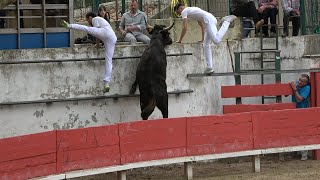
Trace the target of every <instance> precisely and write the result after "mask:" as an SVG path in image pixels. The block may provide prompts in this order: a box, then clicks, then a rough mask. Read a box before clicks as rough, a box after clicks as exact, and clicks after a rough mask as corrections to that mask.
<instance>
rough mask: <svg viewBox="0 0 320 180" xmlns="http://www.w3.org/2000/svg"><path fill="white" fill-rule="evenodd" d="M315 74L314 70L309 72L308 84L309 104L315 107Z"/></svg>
mask: <svg viewBox="0 0 320 180" xmlns="http://www.w3.org/2000/svg"><path fill="white" fill-rule="evenodd" d="M316 74H317V73H315V72H311V73H310V86H311V96H310V104H311V107H317V94H316V93H317V86H316V84H317V83H316V82H317V81H316ZM319 83H320V81H319Z"/></svg>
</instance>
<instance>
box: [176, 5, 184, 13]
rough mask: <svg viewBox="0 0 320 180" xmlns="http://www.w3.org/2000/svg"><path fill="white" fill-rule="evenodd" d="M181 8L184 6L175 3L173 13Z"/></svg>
mask: <svg viewBox="0 0 320 180" xmlns="http://www.w3.org/2000/svg"><path fill="white" fill-rule="evenodd" d="M181 6H184V5H183V4H182V3H177V4H176V6H175V7H174V11H177V10H178V9H179V7H181Z"/></svg>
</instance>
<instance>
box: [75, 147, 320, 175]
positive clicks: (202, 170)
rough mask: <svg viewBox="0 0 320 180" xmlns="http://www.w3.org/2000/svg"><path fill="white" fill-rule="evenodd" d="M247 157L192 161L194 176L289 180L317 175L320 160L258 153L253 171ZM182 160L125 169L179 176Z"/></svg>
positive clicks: (149, 173)
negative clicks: (257, 166)
mask: <svg viewBox="0 0 320 180" xmlns="http://www.w3.org/2000/svg"><path fill="white" fill-rule="evenodd" d="M250 160H251V158H250V157H243V158H230V159H223V160H218V161H211V162H196V163H193V177H194V179H195V180H230V179H237V180H247V179H251V180H269V179H272V180H293V179H308V180H318V179H320V161H315V160H307V161H301V160H300V158H299V156H296V155H295V154H293V153H291V154H286V155H285V160H284V161H280V160H279V156H278V154H274V155H266V156H262V157H261V172H260V173H253V172H252V164H251V161H250ZM183 172H184V167H183V164H174V165H167V166H158V167H148V168H140V169H133V170H129V171H127V179H129V180H164V179H169V180H180V179H181V180H182V179H184V178H183ZM75 179H78V180H116V179H117V176H116V173H109V174H103V175H96V176H90V177H82V178H75Z"/></svg>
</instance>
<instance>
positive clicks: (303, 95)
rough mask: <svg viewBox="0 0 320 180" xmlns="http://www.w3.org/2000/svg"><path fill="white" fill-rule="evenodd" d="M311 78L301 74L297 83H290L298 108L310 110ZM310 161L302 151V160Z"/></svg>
mask: <svg viewBox="0 0 320 180" xmlns="http://www.w3.org/2000/svg"><path fill="white" fill-rule="evenodd" d="M309 81H310V78H309V76H308V75H307V74H301V76H300V78H299V80H298V81H296V82H290V85H291V88H292V90H293V94H292V102H294V103H296V108H308V107H309V96H310V85H309ZM307 159H308V151H301V160H303V161H304V160H307Z"/></svg>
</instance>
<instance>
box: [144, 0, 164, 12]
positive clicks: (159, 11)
mask: <svg viewBox="0 0 320 180" xmlns="http://www.w3.org/2000/svg"><path fill="white" fill-rule="evenodd" d="M142 1H143V0H139V10H140V11H142ZM159 2H160V1H159ZM159 12H160V11H159Z"/></svg>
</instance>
